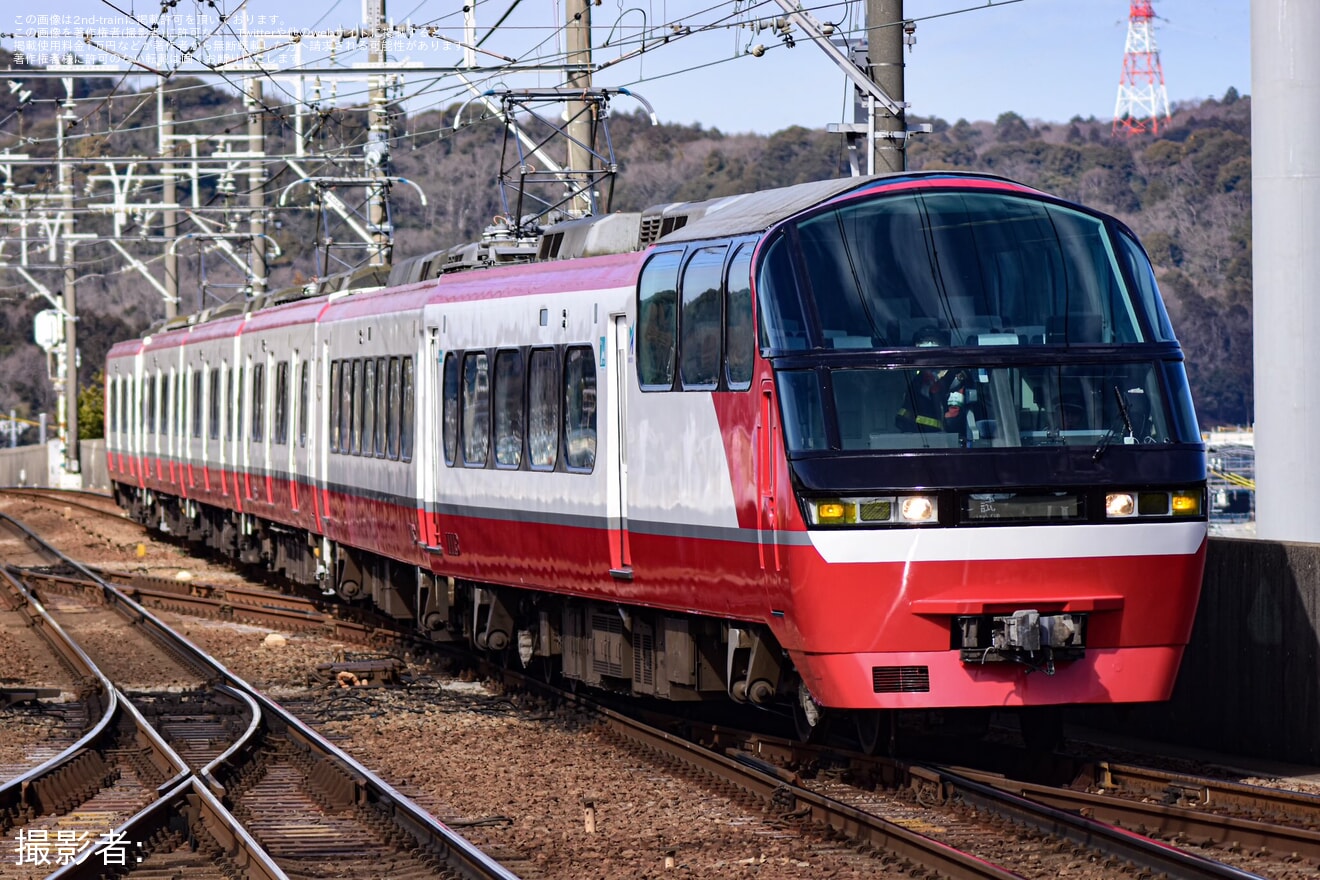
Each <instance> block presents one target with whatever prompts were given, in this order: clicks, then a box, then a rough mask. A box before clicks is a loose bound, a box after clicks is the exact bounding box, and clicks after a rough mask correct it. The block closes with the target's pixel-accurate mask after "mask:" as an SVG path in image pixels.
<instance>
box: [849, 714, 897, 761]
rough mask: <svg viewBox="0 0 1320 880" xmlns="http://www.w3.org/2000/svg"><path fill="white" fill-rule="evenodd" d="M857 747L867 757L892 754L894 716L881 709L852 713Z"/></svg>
mask: <svg viewBox="0 0 1320 880" xmlns="http://www.w3.org/2000/svg"><path fill="white" fill-rule="evenodd" d="M852 716H853V726H854V727H855V728H856V733H857V745H858V747H859V748H860V749H861V750H862V752H864V753H865V754H868V755H891V754H893V753H894V740H895V738H896V731H895V730H894V716H893V715H892V714H891V713H889V712H886V711H884V710H883V709H858V710H857V711H855V712H853V713H852Z"/></svg>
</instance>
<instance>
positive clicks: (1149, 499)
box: [1105, 488, 1204, 519]
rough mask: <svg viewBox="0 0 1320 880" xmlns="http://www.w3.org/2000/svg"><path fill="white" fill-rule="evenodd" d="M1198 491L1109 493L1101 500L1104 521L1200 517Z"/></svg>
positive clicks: (1146, 490)
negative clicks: (1131, 518) (1103, 504)
mask: <svg viewBox="0 0 1320 880" xmlns="http://www.w3.org/2000/svg"><path fill="white" fill-rule="evenodd" d="M1202 495H1203V493H1202V491H1201V490H1200V489H1199V488H1198V489H1142V490H1141V491H1140V492H1136V491H1133V492H1110V493H1109V494H1108V495H1106V496H1105V517H1106V518H1108V519H1125V518H1128V517H1141V518H1142V519H1156V518H1166V519H1167V518H1169V517H1183V516H1200V515H1201V512H1202V506H1203V503H1204V502H1203V500H1202Z"/></svg>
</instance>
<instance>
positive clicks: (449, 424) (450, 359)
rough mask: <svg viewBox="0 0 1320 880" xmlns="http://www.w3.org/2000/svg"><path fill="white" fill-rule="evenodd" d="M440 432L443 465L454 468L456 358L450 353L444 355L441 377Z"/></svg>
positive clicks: (456, 388)
mask: <svg viewBox="0 0 1320 880" xmlns="http://www.w3.org/2000/svg"><path fill="white" fill-rule="evenodd" d="M440 382H441V386H442V390H441V412H440V431H441V434H442V445H443V446H444V452H445V464H447V465H449V466H450V467H453V466H454V460H455V459H456V458H458V387H459V384H460V383H459V375H458V356H457V355H455V354H454V353H453V352H452V351H451V352H450V353H449V354H447V355H445V362H444V372H443V376H442V377H441V380H440Z"/></svg>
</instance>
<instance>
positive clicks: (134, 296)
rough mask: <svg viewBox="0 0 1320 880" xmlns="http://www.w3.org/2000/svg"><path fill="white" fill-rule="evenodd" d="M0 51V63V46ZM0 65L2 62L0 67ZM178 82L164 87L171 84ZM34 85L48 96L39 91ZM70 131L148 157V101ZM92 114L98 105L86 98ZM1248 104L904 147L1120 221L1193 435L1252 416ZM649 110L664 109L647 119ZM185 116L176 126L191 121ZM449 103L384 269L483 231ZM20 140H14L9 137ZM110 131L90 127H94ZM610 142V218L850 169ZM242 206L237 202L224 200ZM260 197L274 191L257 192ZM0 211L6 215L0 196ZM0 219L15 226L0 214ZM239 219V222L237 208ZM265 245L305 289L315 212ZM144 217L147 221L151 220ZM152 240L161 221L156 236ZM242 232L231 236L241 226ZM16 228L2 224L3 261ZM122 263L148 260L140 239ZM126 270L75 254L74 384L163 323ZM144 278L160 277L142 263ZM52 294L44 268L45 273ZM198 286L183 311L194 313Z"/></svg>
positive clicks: (14, 339) (10, 305)
mask: <svg viewBox="0 0 1320 880" xmlns="http://www.w3.org/2000/svg"><path fill="white" fill-rule="evenodd" d="M0 54H3V53H0ZM5 61H6V59H4V58H3V57H0V67H3V66H5ZM34 82H45V83H51V85H46V86H44V87H43V88H44V90H45V91H43V93H42V94H41V95H40V96H38V97H39V100H37V101H35V102H32V103H29V104H28V105H27V106H26V107H25V108H24V112H23V113H21V114H20V113H17V112H16V110H17V107H16V106H15V103H14V102H15V98H14V96H13V95H6V94H4V90H0V120H3V122H0V150H4V149H6V148H9V149H12V150H15V151H18V150H19V149H20V148H21V150H22V151H23V152H28V153H30V154H34V155H53V153H54V147H53V131H54V116H53V112H54V100H53V98H54V96H55V89H54V88H52V86H53V85H54V83H55V82H57V81H36V80H34ZM176 85H179V84H176ZM182 85H185V86H187V88H186V89H185V90H183V91H181V92H176V93H175V94H174V96H173V97H172V99H171V101H172V104H173V106H174V107H175V109H176V112H177V114H178V115H179V117H180V119H181V120H184V121H183V122H181V123H180V130H181V131H194V132H196V133H199V134H201V133H205V132H215V131H221V130H222V131H226V132H232V133H238V132H241V131H243V130H244V127H245V125H246V116H245V114H244V112H243V107H242V105H241V103H240V102H239V101H237V100H235V99H234V98H233V96H232V95H230V94H229V93H228V92H226V91H223V90H220V89H216V88H210V87H207V86H204V85H203V84H201V83H191V84H182ZM83 89H84V90H85V93H86V94H87V95H89V96H92V97H95V96H96V95H98V94H99V95H109V94H110V93H111V89H112V84H111V83H110V82H109V81H105V82H103V83H100V82H96V81H92V82H89V83H86V84H85V85H84V86H83ZM45 92H50V94H45ZM115 95H116V97H115V98H114V99H107V100H105V101H103V102H102V106H101V107H100V109H99V110H98V111H97V113H96V114H94V115H93V116H92V117H90V118H89V119H88V120H87V122H86V123H85V124H84V130H83V132H82V133H80V135H79V137H78V138H77V139H76V140H75V141H74V142H73V152H74V153H75V154H77V155H80V156H84V157H88V158H93V157H96V156H103V155H115V156H125V155H132V154H134V153H142V154H146V155H153V154H154V152H155V140H154V134H153V133H152V131H151V129H150V128H149V126H150V125H151V124H153V123H154V101H150V100H148V101H143V100H142V98H143V97H144V96H131V97H134V98H136V100H134V101H128V100H125V98H126V97H130V96H129V95H126V93H124V92H122V90H120V91H118V92H115ZM87 103H88V104H90V105H95V104H96V103H97V102H95V101H89V102H87ZM1249 105H1250V102H1249V99H1246V98H1239V96H1238V95H1237V93H1236V92H1234V91H1232V90H1230V92H1229V93H1228V94H1227V95H1225V96H1224V98H1223V99H1222V100H1210V101H1206V102H1204V103H1200V104H1197V105H1195V106H1183V107H1181V108H1180V109H1178V111H1177V112H1176V113H1175V114H1174V118H1173V121H1172V124H1171V125H1170V126H1168V127H1167V128H1164V129H1161V132H1160V135H1159V137H1158V138H1156V137H1151V136H1146V137H1138V138H1134V139H1118V138H1114V137H1111V135H1110V125H1109V122H1108V121H1101V120H1094V119H1091V120H1082V119H1074V120H1072V121H1071V122H1066V123H1061V124H1042V123H1034V122H1029V121H1026V120H1023V119H1022V118H1020V117H1019V116H1017V115H1016V114H1013V113H1005V114H1003V115H1002V116H1000V117H999V118H998V119H997V120H995V121H994V122H989V121H982V122H968V121H966V120H958V121H957V122H954V123H949V122H947V121H945V120H942V119H927V120H924V121H927V122H930V123H932V125H933V128H934V131H933V133H931V134H929V135H924V136H920V137H918V138H917V139H916V140H914V141H913V144H912V147H911V150H910V156H909V162H910V165H911V167H912V168H913V169H914V170H919V169H940V168H958V169H971V170H978V171H987V172H992V173H995V174H1001V175H1004V176H1007V177H1011V178H1014V179H1016V180H1019V181H1022V182H1024V183H1027V184H1029V185H1031V186H1035V187H1038V188H1040V189H1044V190H1046V191H1049V192H1053V193H1056V194H1058V195H1062V196H1064V197H1066V198H1069V199H1074V200H1076V201H1079V202H1083V203H1085V204H1089V205H1092V206H1095V207H1098V208H1101V209H1103V210H1106V211H1108V212H1111V213H1113V214H1115V215H1116V216H1118V217H1120V218H1121V219H1123V220H1124V221H1125V222H1127V223H1128V224H1129V225H1130V226H1131V227H1132V228H1133V229H1134V230H1135V231H1136V232H1137V233H1138V235H1139V236H1140V237H1141V239H1142V241H1143V242H1144V243H1145V245H1146V247H1147V249H1148V250H1149V251H1150V254H1151V256H1152V258H1153V259H1154V261H1155V264H1156V268H1157V273H1158V276H1159V279H1160V283H1161V285H1162V288H1163V290H1164V294H1165V298H1166V300H1167V301H1168V304H1169V311H1170V314H1171V316H1172V318H1173V321H1174V326H1175V328H1176V330H1177V332H1178V335H1179V338H1180V339H1181V341H1182V343H1183V346H1184V348H1185V349H1186V351H1187V356H1188V364H1189V367H1188V369H1189V373H1190V376H1191V379H1192V383H1193V386H1192V387H1193V392H1194V394H1195V395H1196V397H1197V408H1198V411H1199V413H1200V416H1201V419H1202V425H1203V427H1206V426H1211V425H1216V424H1230V423H1232V424H1243V423H1249V422H1250V420H1251V214H1250V207H1251V169H1250V106H1249ZM661 111H663V108H661ZM188 120H192V121H191V122H190V121H188ZM453 121H454V111H453V109H450V110H447V111H445V112H443V113H428V114H421V115H418V116H415V117H407V116H399V117H398V118H396V119H395V121H394V131H395V133H396V135H397V136H398V138H397V141H396V143H395V145H394V150H393V161H394V172H395V173H396V174H398V175H401V176H404V177H407V178H409V179H410V180H413V181H415V182H417V183H418V184H419V185H420V186H421V187H422V188H423V189H424V190H425V192H426V194H427V203H426V205H425V206H423V205H422V204H421V202H420V200H419V199H418V198H417V197H416V196H415V195H414V194H412V193H411V192H410V191H408V189H407V188H404V187H400V188H398V190H397V191H396V192H397V198H396V200H395V205H394V215H393V220H394V223H395V224H396V227H397V236H396V240H397V247H396V257H397V258H402V257H406V256H408V255H410V254H413V253H421V252H426V251H433V250H436V249H439V248H442V247H448V246H451V245H454V244H459V243H462V242H465V241H469V240H473V239H475V238H477V237H479V236H480V234H481V231H482V230H483V229H484V228H485V227H486V226H487V225H488V224H489V223H490V222H491V219H492V218H493V217H494V216H495V215H497V214H501V213H504V210H505V209H504V207H503V206H502V204H501V202H500V199H499V191H498V189H497V187H496V184H495V178H496V175H497V173H498V167H499V161H500V150H501V143H502V137H503V135H502V129H501V126H500V125H499V123H498V121H496V120H493V119H490V120H485V121H481V122H477V123H475V124H468V125H464V126H463V127H461V128H460V129H458V130H454V129H453V128H452V127H451V126H452V123H453ZM364 122H365V118H364V114H363V113H361V112H360V111H356V110H347V111H339V110H333V111H327V112H326V113H324V114H322V116H321V118H320V120H319V121H318V124H317V128H316V130H315V133H314V134H313V146H314V147H317V148H322V147H327V146H330V145H335V146H340V147H345V145H346V152H352V151H353V150H355V149H356V150H357V151H359V152H358V154H360V145H361V143H362V142H363V141H364V139H365V125H364ZM20 127H21V128H22V137H23V140H21V141H20V139H19V130H20ZM93 131H94V132H110V131H113V132H115V133H114V134H108V135H107V134H93V133H91V132H93ZM610 132H611V137H612V140H613V143H614V145H615V148H616V151H617V159H618V163H619V167H620V171H619V176H618V179H617V183H616V187H615V199H614V204H613V209H614V210H637V209H640V208H643V207H646V206H648V205H653V204H657V203H662V202H673V201H684V200H690V199H701V198H708V197H711V196H720V195H727V194H732V193H738V192H746V191H749V190H755V189H762V188H766V187H773V186H780V185H786V184H791V183H798V182H802V181H808V180H818V179H822V178H827V177H832V176H838V175H841V174H846V173H847V164H848V163H847V151H846V149H845V147H844V144H843V143H842V141H841V138H840V137H839V136H838V135H832V134H829V133H826V132H823V131H813V130H808V129H804V128H796V127H795V128H789V129H786V130H784V131H780V132H776V133H775V134H773V135H770V136H760V135H749V134H735V135H729V134H724V133H723V132H720V131H719V130H717V129H706V128H703V127H701V126H681V125H660V126H654V127H653V126H651V125H650V124H649V122H648V121H647V119H646V118H645V117H644V116H643V115H642V114H640V113H637V114H627V113H621V114H616V115H614V116H613V117H612V118H611V129H610ZM267 133H268V137H269V141H268V145H267V152H268V153H276V152H279V151H280V150H282V149H284V148H286V147H288V146H289V145H290V142H291V129H290V127H289V125H288V124H287V120H284V119H280V118H279V117H278V115H277V114H268V118H267ZM294 179H296V176H295V174H294V173H293V172H290V171H284V172H283V173H281V174H278V175H277V176H276V179H275V180H274V181H273V182H272V183H271V184H270V187H271V190H272V192H274V193H278V192H279V191H280V190H281V189H282V188H283V187H284V186H286V185H288V184H289V183H290V182H292V181H293V180H294ZM14 182H15V184H16V187H17V189H18V191H27V192H40V191H51V190H52V188H53V185H54V180H53V173H52V171H51V169H50V167H49V166H46V167H44V168H38V169H20V170H19V171H17V172H16V173H15V181H14ZM203 195H204V198H205V200H206V201H207V203H211V204H214V203H217V202H221V201H223V200H224V199H226V198H235V196H234V195H233V194H231V193H226V192H223V191H221V189H220V188H215V187H210V188H208V189H207V190H206V192H205V193H204V194H203ZM239 196H240V197H241V193H240V194H239ZM272 201H274V198H272ZM11 205H12V202H11ZM8 216H12V213H10V214H9V215H8ZM236 216H238V215H237V212H236ZM278 221H279V222H278V223H277V224H274V225H275V227H276V228H274V229H273V230H272V233H273V234H274V235H275V237H276V238H277V239H278V240H279V241H280V244H281V246H282V248H283V250H284V255H283V256H282V257H281V258H280V259H279V260H277V261H276V263H275V266H274V270H273V277H274V280H275V282H276V283H277V284H288V283H293V282H295V281H301V280H305V279H306V278H308V277H310V276H312V275H314V274H315V273H316V271H317V268H316V266H315V263H314V262H313V260H312V257H311V249H310V248H309V246H308V244H307V243H308V242H310V241H312V240H313V238H314V237H315V236H316V235H317V234H318V232H317V226H316V218H315V216H314V215H313V212H310V211H307V210H303V211H301V212H294V213H290V214H287V215H281V216H280V217H279V218H278ZM157 222H158V221H157ZM108 223H109V220H108V219H93V220H91V221H89V222H88V223H87V224H86V225H85V226H84V227H80V231H84V229H85V231H94V230H95V231H103V230H104V229H105V228H108ZM157 228H158V227H157ZM240 228H241V227H240ZM17 234H18V232H17V229H16V227H14V226H7V227H4V228H0V235H3V236H4V237H5V238H8V239H10V242H9V247H8V248H7V249H6V251H5V252H4V253H5V256H6V257H7V258H10V257H11V256H12V254H13V253H14V247H13V239H14V238H15V237H16V236H17ZM134 250H135V252H136V253H139V254H141V255H143V256H144V258H145V257H146V256H148V255H149V254H152V253H157V252H158V251H153V250H150V249H147V248H145V247H143V246H139V247H135V248H134ZM122 265H123V260H122V259H121V258H119V257H118V256H117V255H116V254H115V253H114V252H113V251H112V250H111V249H110V248H109V246H108V245H96V246H88V247H83V248H81V249H80V252H79V272H80V277H81V278H82V280H81V281H80V283H79V286H78V295H79V308H80V312H81V313H82V315H83V320H82V321H81V322H80V337H79V341H80V348H81V353H82V365H83V366H82V378H83V382H84V383H86V382H88V381H90V379H91V377H92V376H93V375H94V374H95V372H96V369H97V365H98V364H99V363H100V362H101V360H102V359H103V357H104V354H105V350H106V348H107V347H108V346H109V345H110V344H111V343H112V342H113V341H114V340H116V339H120V338H124V337H125V336H127V335H132V334H135V333H137V332H139V331H140V330H142V329H143V328H145V327H146V326H147V325H149V324H150V323H151V322H153V321H155V320H158V319H159V318H160V316H161V315H162V314H163V311H162V308H163V307H162V304H161V301H160V298H159V296H158V295H157V294H156V293H155V291H154V290H152V289H151V288H150V287H149V286H148V285H147V284H146V283H145V281H144V280H143V279H142V278H141V277H140V276H138V275H136V274H134V273H131V272H124V271H122V269H121V267H122ZM153 268H154V270H155V272H156V273H157V275H158V276H159V273H160V267H159V264H158V263H157V264H155V265H154V266H153ZM199 269H200V267H199V266H197V265H196V264H195V263H194V262H192V261H187V260H186V261H185V266H184V270H183V273H184V282H183V289H184V290H185V291H187V290H189V289H190V287H189V285H192V287H193V288H194V289H195V288H196V281H197V278H198V272H199ZM0 278H2V279H3V286H0V412H7V411H8V410H9V409H11V408H13V409H16V410H18V411H19V413H20V414H21V415H24V414H30V413H36V412H41V411H45V412H51V411H52V410H53V406H54V399H53V393H52V391H51V390H50V384H49V382H48V381H47V380H46V378H45V373H46V365H45V356H44V354H43V353H42V352H41V350H40V349H38V348H37V347H36V346H35V344H33V343H32V341H31V340H32V332H31V316H32V314H33V313H34V312H35V311H37V310H38V309H41V308H45V307H47V306H48V304H47V303H46V302H45V300H42V299H39V298H35V299H34V298H29V294H30V293H31V288H30V287H29V286H28V285H26V284H24V283H23V281H22V279H21V278H19V277H18V276H17V275H16V274H14V273H13V272H12V270H9V271H5V272H4V273H3V274H0ZM41 279H42V280H44V281H45V283H46V284H47V285H49V286H51V287H55V286H57V285H58V283H59V275H58V273H54V272H49V271H47V272H45V274H43V275H41ZM200 302H202V301H201V300H199V298H198V297H197V295H196V294H195V293H193V294H189V293H185V294H184V303H183V309H184V310H185V311H187V310H190V309H194V308H196V307H197V306H198V305H199V303H200Z"/></svg>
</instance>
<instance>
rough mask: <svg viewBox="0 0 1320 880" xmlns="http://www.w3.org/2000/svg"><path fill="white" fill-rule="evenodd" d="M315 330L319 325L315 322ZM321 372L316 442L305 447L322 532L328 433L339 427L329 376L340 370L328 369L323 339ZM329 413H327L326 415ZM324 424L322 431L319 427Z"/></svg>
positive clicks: (334, 388) (326, 509) (325, 510)
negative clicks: (310, 463)
mask: <svg viewBox="0 0 1320 880" xmlns="http://www.w3.org/2000/svg"><path fill="white" fill-rule="evenodd" d="M317 327H318V330H319V329H320V325H319V324H318V325H317ZM318 366H319V369H320V372H319V373H318V377H319V378H318V381H317V383H316V398H317V400H318V401H320V404H319V406H318V407H317V409H316V421H315V422H313V424H315V425H316V426H317V430H314V431H312V434H313V435H314V436H316V442H315V443H314V444H313V445H312V447H311V448H310V449H309V450H308V458H309V459H310V460H311V461H312V462H314V464H313V465H312V474H313V480H314V482H315V485H316V489H315V492H316V499H317V500H316V503H315V504H314V505H313V506H314V507H315V508H316V520H317V527H318V528H319V530H320V531H321V533H322V534H324V533H325V531H326V522H325V521H326V520H328V519H329V518H330V497H329V495H328V494H327V491H328V489H329V487H330V443H331V436H332V435H334V434H335V432H337V431H338V430H339V426H338V408H337V407H336V406H335V405H334V402H335V400H336V399H337V395H338V394H339V388H338V383H337V382H335V383H332V382H331V377H332V376H333V377H334V378H335V379H336V380H337V379H338V378H339V370H338V369H337V368H336V369H335V370H333V371H332V370H331V369H330V342H329V340H325V341H323V342H322V343H321V357H320V358H319V359H318ZM327 414H328V415H327ZM322 425H324V426H326V430H325V431H321V430H320V427H321V426H322Z"/></svg>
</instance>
